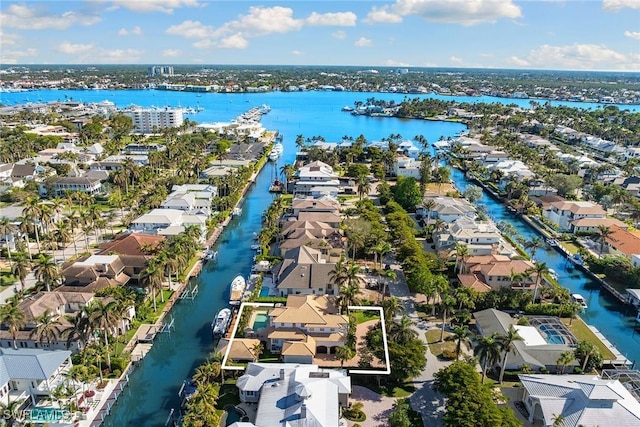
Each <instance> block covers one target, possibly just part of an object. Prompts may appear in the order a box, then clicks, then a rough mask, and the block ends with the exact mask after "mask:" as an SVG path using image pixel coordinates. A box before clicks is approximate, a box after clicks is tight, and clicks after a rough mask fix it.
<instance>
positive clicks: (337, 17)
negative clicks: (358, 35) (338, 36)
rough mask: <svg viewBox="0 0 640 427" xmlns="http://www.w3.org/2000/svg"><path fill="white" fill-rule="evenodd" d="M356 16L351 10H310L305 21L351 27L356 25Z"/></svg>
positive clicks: (320, 24) (318, 24)
mask: <svg viewBox="0 0 640 427" xmlns="http://www.w3.org/2000/svg"><path fill="white" fill-rule="evenodd" d="M357 19H358V18H357V16H356V14H355V13H353V12H337V13H323V14H320V13H317V12H312V13H311V15H309V17H308V18H307V19H305V22H306V23H307V24H309V25H317V26H336V27H353V26H355V25H356V21H357Z"/></svg>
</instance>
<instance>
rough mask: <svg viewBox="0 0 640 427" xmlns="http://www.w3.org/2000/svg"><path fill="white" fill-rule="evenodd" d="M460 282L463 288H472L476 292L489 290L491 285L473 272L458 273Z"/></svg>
mask: <svg viewBox="0 0 640 427" xmlns="http://www.w3.org/2000/svg"><path fill="white" fill-rule="evenodd" d="M458 280H460V284H461V285H462V286H464V287H465V288H470V289H473V290H474V291H476V292H480V293H484V292H489V291H490V290H491V286H489V285H487V284H486V283H484V282H483V281H482V280H481V279H480V277H478V276H477V275H475V274H458Z"/></svg>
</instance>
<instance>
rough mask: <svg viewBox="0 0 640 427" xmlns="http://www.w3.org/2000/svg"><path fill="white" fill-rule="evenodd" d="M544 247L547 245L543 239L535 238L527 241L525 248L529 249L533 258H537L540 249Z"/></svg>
mask: <svg viewBox="0 0 640 427" xmlns="http://www.w3.org/2000/svg"><path fill="white" fill-rule="evenodd" d="M544 247H545V243H544V240H542V238H541V237H534V238H533V239H531V240H528V241H526V242H525V244H524V248H525V249H528V250H529V252H530V253H531V258H535V257H536V252H537V251H538V249H542V248H544Z"/></svg>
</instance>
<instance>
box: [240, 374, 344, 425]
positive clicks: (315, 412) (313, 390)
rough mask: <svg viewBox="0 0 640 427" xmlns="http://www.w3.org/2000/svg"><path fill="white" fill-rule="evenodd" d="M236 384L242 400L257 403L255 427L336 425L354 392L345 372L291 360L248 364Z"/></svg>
mask: <svg viewBox="0 0 640 427" xmlns="http://www.w3.org/2000/svg"><path fill="white" fill-rule="evenodd" d="M236 385H237V387H238V390H239V392H240V400H241V401H243V402H258V409H257V413H256V421H255V423H254V424H251V423H247V424H246V425H247V426H253V427H277V426H281V427H326V426H336V427H337V426H338V425H339V418H340V407H341V406H346V405H347V403H348V397H349V394H350V393H351V378H349V377H348V376H347V375H346V374H345V372H344V371H340V370H323V369H319V368H318V366H317V365H298V364H292V363H249V364H248V365H247V369H246V371H245V374H244V375H243V376H241V377H240V378H239V379H238V382H237V384H236Z"/></svg>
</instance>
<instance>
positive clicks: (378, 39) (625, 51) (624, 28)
mask: <svg viewBox="0 0 640 427" xmlns="http://www.w3.org/2000/svg"><path fill="white" fill-rule="evenodd" d="M0 63H1V64H2V66H3V67H7V66H8V65H10V64H158V65H162V64H167V65H171V64H238V65H242V64H245V65H253V64H261V65H348V66H390V67H399V68H402V67H409V68H410V67H461V68H515V69H519V68H521V69H546V70H605V71H609V70H616V71H638V72H640V0H584V1H575V0H564V1H563V0H537V1H515V0H396V1H366V0H365V1H361V0H351V1H304V0H298V1H288V2H287V1H283V2H279V1H272V0H265V1H262V2H253V1H206V0H88V1H22V2H16V1H7V0H3V1H2V3H0Z"/></svg>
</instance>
